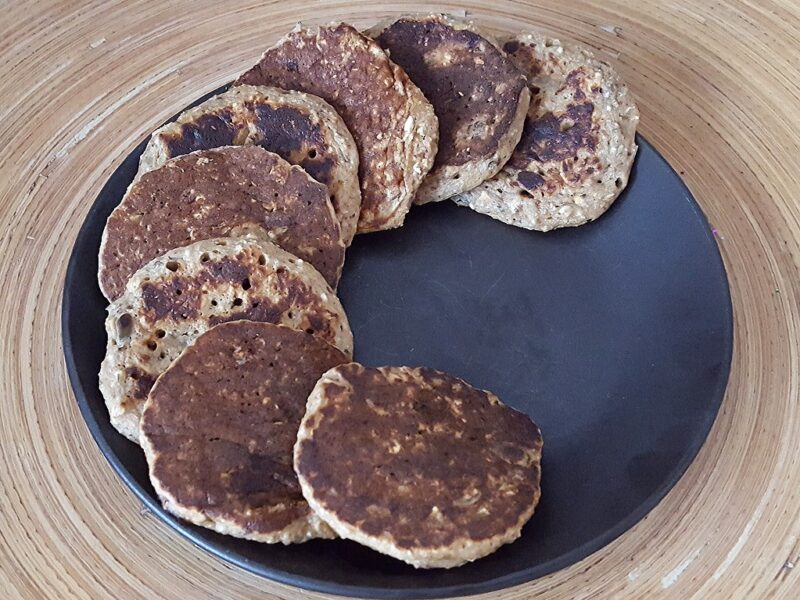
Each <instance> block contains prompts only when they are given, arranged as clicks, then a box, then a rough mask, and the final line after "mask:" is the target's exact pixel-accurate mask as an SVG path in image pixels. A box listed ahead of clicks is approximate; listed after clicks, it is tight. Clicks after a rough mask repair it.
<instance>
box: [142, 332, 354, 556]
mask: <svg viewBox="0 0 800 600" xmlns="http://www.w3.org/2000/svg"><path fill="white" fill-rule="evenodd" d="M346 361H347V357H346V356H345V355H344V354H343V353H342V352H341V351H340V350H337V349H336V348H334V347H333V346H331V345H329V344H327V343H326V342H324V341H322V340H320V339H319V338H316V337H314V336H313V335H310V334H307V333H305V332H302V331H296V330H293V329H290V328H288V327H284V326H282V325H272V324H270V323H256V322H253V321H234V322H231V323H223V324H221V325H217V326H216V327H212V328H211V329H209V330H208V331H207V332H205V333H204V334H202V335H200V336H199V337H198V338H197V339H196V340H195V342H194V344H192V345H191V346H189V347H187V348H186V350H184V351H183V353H182V354H181V355H180V356H179V357H178V358H177V359H176V360H175V362H173V363H172V365H171V366H170V367H169V368H168V369H167V370H166V371H165V372H164V373H162V374H161V376H160V377H159V378H158V381H157V382H156V384H155V386H153V389H152V390H151V391H150V395H149V397H148V399H147V403H146V404H145V408H144V412H143V414H142V425H141V430H142V432H141V433H142V435H141V441H142V448H143V449H144V451H145V456H146V457H147V462H148V465H149V468H150V479H151V481H152V482H153V487H154V488H155V489H156V491H157V492H158V495H159V497H160V498H161V501H162V503H163V504H164V508H166V509H167V510H168V511H169V512H171V513H173V514H175V515H177V516H178V517H181V518H183V519H186V520H188V521H190V522H192V523H195V524H197V525H201V526H203V527H208V528H210V529H214V530H215V531H218V532H219V533H224V534H227V535H232V536H235V537H241V538H246V539H249V540H255V541H259V542H267V543H275V542H282V543H284V544H289V543H296V542H305V541H306V540H309V539H312V538H316V537H325V538H331V537H335V534H334V533H333V531H332V530H331V529H330V528H329V527H328V526H327V525H326V524H325V523H324V522H323V521H322V520H321V519H320V518H319V517H318V516H317V515H316V514H315V513H314V512H313V511H312V510H311V508H310V507H309V506H308V503H307V502H306V501H305V499H304V498H303V494H302V493H301V491H300V484H299V483H298V481H297V477H296V476H295V473H294V470H293V467H292V448H293V446H294V443H295V441H296V439H297V428H298V426H299V425H300V419H301V418H302V417H303V414H304V413H305V406H306V400H307V399H308V394H309V393H310V392H311V390H312V388H313V387H314V384H315V383H316V381H317V379H318V378H319V376H320V375H321V374H322V373H324V372H325V371H326V370H328V369H330V368H331V367H333V366H335V365H338V364H341V363H343V362H346Z"/></svg>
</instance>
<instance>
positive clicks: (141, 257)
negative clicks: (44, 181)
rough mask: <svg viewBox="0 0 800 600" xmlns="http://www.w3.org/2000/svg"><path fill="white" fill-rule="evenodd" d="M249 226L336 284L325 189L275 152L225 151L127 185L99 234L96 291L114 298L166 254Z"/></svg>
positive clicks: (336, 257) (338, 259) (338, 264)
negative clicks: (98, 290) (126, 285)
mask: <svg viewBox="0 0 800 600" xmlns="http://www.w3.org/2000/svg"><path fill="white" fill-rule="evenodd" d="M257 228H258V229H263V230H264V232H265V233H266V235H267V236H268V238H269V239H270V240H272V241H273V242H275V243H276V244H278V245H279V246H280V247H281V248H283V249H285V250H287V251H288V252H290V253H292V254H294V255H295V256H298V257H299V258H302V259H304V260H306V261H308V262H309V263H311V264H312V265H313V266H314V267H316V269H317V270H318V271H319V272H320V273H322V275H323V276H324V277H325V279H326V280H327V281H328V283H329V284H330V285H331V286H332V287H334V288H335V287H336V285H337V284H338V283H339V276H340V275H341V272H342V265H343V264H344V253H345V245H344V243H343V242H342V238H341V235H340V230H339V223H338V220H337V219H336V215H335V214H334V212H333V208H332V207H331V204H330V201H329V199H328V190H327V188H326V187H325V186H324V185H322V184H321V183H318V182H317V181H314V180H313V179H312V178H311V177H309V175H308V174H307V173H306V172H305V171H303V170H302V169H301V168H300V167H297V166H292V165H290V164H289V163H288V162H286V161H285V160H283V159H282V158H281V157H280V156H278V155H277V154H273V153H272V152H267V151H266V150H264V149H262V148H259V147H257V146H227V147H223V148H217V149H213V150H200V151H197V152H192V153H191V154H186V155H184V156H179V157H177V158H173V159H171V160H169V161H167V162H166V163H165V164H164V165H163V166H161V167H160V168H158V169H155V170H153V171H149V172H147V173H145V174H144V175H142V177H140V178H139V179H138V180H137V181H136V182H134V183H133V184H132V185H131V186H130V187H129V188H128V191H127V192H126V194H125V197H124V198H123V199H122V202H121V203H120V205H119V206H117V208H115V209H114V211H113V212H112V213H111V216H110V217H109V218H108V222H107V223H106V227H105V230H104V231H103V239H102V242H101V245H100V260H99V263H100V269H99V280H100V289H102V290H103V293H104V294H105V295H106V297H107V298H109V299H110V300H115V299H116V298H118V297H119V296H120V295H122V293H123V292H124V290H125V284H126V283H127V281H128V279H130V277H131V275H133V274H134V273H135V272H136V271H137V270H138V269H139V268H141V267H142V266H144V265H145V264H146V263H148V262H149V261H151V260H152V259H154V258H155V257H157V256H160V255H161V254H164V253H165V252H167V251H168V250H171V249H172V248H176V247H178V246H185V245H188V244H191V243H192V242H196V241H199V240H203V239H210V238H215V237H223V236H227V235H235V234H236V233H237V232H238V233H242V232H244V231H248V230H254V229H257Z"/></svg>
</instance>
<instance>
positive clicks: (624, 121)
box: [454, 34, 639, 231]
mask: <svg viewBox="0 0 800 600" xmlns="http://www.w3.org/2000/svg"><path fill="white" fill-rule="evenodd" d="M503 48H504V49H505V51H506V52H507V53H508V55H509V57H510V58H511V59H512V60H513V61H514V62H515V63H516V65H517V66H518V67H519V68H520V69H522V70H523V71H524V72H525V73H527V75H528V85H529V86H530V88H531V92H532V93H533V97H532V100H531V105H530V109H529V110H528V116H527V119H526V121H525V130H524V132H523V134H522V139H521V140H520V142H519V144H518V145H517V148H516V149H515V150H514V154H513V155H512V156H511V159H510V160H509V162H508V163H507V164H506V166H505V167H504V168H503V170H502V171H500V173H498V174H497V175H496V176H495V177H494V178H493V179H491V180H489V181H487V182H485V183H483V184H481V185H479V186H478V187H477V188H475V189H474V190H471V191H469V192H466V193H464V194H461V195H459V196H456V197H455V198H454V200H455V202H456V203H457V204H461V205H464V206H469V207H470V208H472V209H473V210H476V211H478V212H481V213H485V214H487V215H489V216H491V217H493V218H495V219H499V220H500V221H503V222H505V223H509V224H511V225H516V226H518V227H524V228H526V229H536V230H538V231H550V230H551V229H556V228H558V227H574V226H576V225H582V224H584V223H586V222H588V221H593V220H595V219H597V218H598V217H599V216H600V215H602V214H603V213H604V212H605V211H606V210H607V209H608V208H609V207H610V206H611V204H612V203H613V202H614V200H615V199H616V198H617V196H619V194H620V192H622V190H623V189H624V188H625V186H626V185H627V183H628V175H629V173H630V170H631V166H632V165H633V159H634V157H635V155H636V150H637V146H636V140H635V136H636V125H637V124H638V122H639V113H638V111H637V109H636V106H635V104H634V102H633V98H632V97H631V95H630V93H629V92H628V88H627V87H626V86H625V84H623V83H622V82H621V81H620V79H619V77H618V75H617V74H616V73H615V72H614V70H613V69H612V68H611V67H610V66H609V65H607V64H606V63H604V62H601V61H599V60H597V59H595V58H594V56H592V54H591V53H590V52H588V51H586V50H583V49H581V48H565V47H563V46H561V43H560V42H559V41H558V40H553V39H549V38H545V37H542V36H539V35H534V34H525V35H520V36H519V37H516V38H512V39H510V40H508V41H506V42H505V44H504V46H503Z"/></svg>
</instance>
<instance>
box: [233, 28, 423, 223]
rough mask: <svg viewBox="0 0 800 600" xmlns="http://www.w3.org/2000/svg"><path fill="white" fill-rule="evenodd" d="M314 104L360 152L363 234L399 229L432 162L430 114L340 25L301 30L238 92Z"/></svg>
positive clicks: (267, 55)
mask: <svg viewBox="0 0 800 600" xmlns="http://www.w3.org/2000/svg"><path fill="white" fill-rule="evenodd" d="M242 84H248V85H273V86H277V87H281V88H285V89H292V90H300V91H303V92H308V93H310V94H314V95H316V96H319V97H320V98H322V99H323V100H325V101H326V102H328V103H329V104H330V105H331V106H333V107H334V108H335V109H336V110H337V111H338V113H339V114H340V115H341V116H342V119H343V120H344V122H345V124H346V125H347V127H348V129H350V133H352V134H353V139H354V140H355V142H356V145H357V146H358V152H359V160H360V162H359V178H360V181H361V216H360V218H359V222H358V231H359V232H360V233H364V232H368V231H378V230H381V229H391V228H393V227H400V226H401V225H402V224H403V221H404V219H405V216H406V213H407V212H408V209H409V207H410V205H411V201H412V200H413V198H414V194H416V192H417V188H418V187H419V184H420V182H421V181H422V178H423V177H424V176H425V174H426V173H427V172H428V171H429V170H430V168H431V165H432V164H433V158H434V155H435V154H436V142H437V138H438V126H437V122H436V116H435V115H434V113H433V107H432V106H431V105H430V103H429V102H428V101H427V100H426V99H425V96H424V95H423V94H422V92H421V91H420V90H419V88H417V86H415V85H414V84H413V83H412V82H411V80H410V79H409V78H408V76H407V75H406V74H405V72H404V71H403V70H402V69H400V68H399V67H398V66H397V65H396V64H394V63H393V62H392V61H391V60H389V57H388V56H387V55H386V53H385V52H384V51H383V50H382V49H381V47H380V46H378V44H377V43H375V41H373V40H371V39H370V38H368V37H366V36H364V35H362V34H361V33H359V32H358V31H357V30H356V29H355V28H353V27H352V26H350V25H347V24H344V23H338V24H330V25H324V26H308V27H301V26H298V28H296V29H295V30H294V31H292V32H291V33H289V34H288V35H287V36H285V37H284V38H282V39H281V40H280V41H279V42H278V43H277V44H276V45H275V46H273V47H272V48H269V49H268V50H267V51H266V52H264V55H263V56H262V57H261V60H260V61H259V62H258V64H256V65H255V66H254V67H252V68H251V69H250V70H248V71H247V72H245V73H244V74H242V75H241V76H240V77H239V79H237V80H236V82H235V85H242Z"/></svg>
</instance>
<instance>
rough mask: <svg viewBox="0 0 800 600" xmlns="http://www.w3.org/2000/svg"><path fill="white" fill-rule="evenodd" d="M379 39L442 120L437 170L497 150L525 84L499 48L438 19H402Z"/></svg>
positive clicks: (471, 32) (477, 35)
mask: <svg viewBox="0 0 800 600" xmlns="http://www.w3.org/2000/svg"><path fill="white" fill-rule="evenodd" d="M376 40H377V42H378V43H379V44H380V45H381V47H382V48H384V49H388V50H389V51H390V56H391V58H392V60H393V61H394V62H396V63H397V64H398V65H400V66H401V67H403V69H404V70H405V71H406V73H408V75H409V77H411V80H412V81H413V82H414V83H415V84H416V85H417V86H419V88H420V89H421V90H422V92H423V93H424V94H425V97H426V98H427V99H428V100H429V101H430V102H431V104H433V108H434V111H435V112H436V116H437V117H438V119H439V152H438V153H437V155H436V162H435V164H434V170H435V169H436V168H437V167H440V166H443V165H452V166H460V165H464V164H466V163H470V162H473V161H475V160H478V159H481V158H484V157H489V156H493V155H494V154H495V153H496V152H497V150H498V145H499V142H500V140H501V139H503V136H505V135H506V133H507V132H508V130H509V127H511V123H512V121H513V120H514V116H515V114H516V112H517V107H518V105H519V102H520V94H522V92H523V90H524V89H525V85H526V80H525V76H524V75H523V74H522V73H521V72H520V71H519V70H518V69H517V68H516V67H515V66H514V64H513V63H512V62H511V61H510V60H509V59H508V58H506V57H505V56H504V55H503V53H502V52H501V51H500V50H498V49H497V48H496V47H495V46H493V45H492V44H491V43H490V42H489V41H488V40H486V39H485V38H484V37H482V36H481V35H480V34H478V33H476V32H474V31H471V30H469V29H465V28H457V27H454V26H453V25H452V24H450V23H448V22H447V21H445V20H443V19H442V18H441V17H438V16H435V15H432V16H425V17H408V18H402V19H398V20H397V21H395V22H394V23H392V24H391V25H389V26H388V27H386V28H385V29H384V30H383V31H382V32H381V34H380V35H379V36H378V37H377V38H376Z"/></svg>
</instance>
